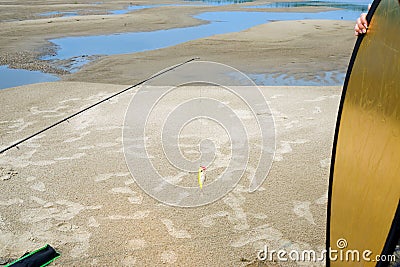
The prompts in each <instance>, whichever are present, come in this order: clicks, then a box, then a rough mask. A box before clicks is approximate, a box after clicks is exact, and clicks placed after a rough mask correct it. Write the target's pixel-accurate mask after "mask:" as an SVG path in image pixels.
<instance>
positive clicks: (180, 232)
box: [161, 218, 192, 238]
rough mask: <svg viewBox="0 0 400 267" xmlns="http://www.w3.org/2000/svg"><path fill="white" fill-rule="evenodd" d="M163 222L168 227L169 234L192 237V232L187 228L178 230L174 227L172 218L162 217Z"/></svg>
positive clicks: (178, 236) (177, 236) (176, 236)
mask: <svg viewBox="0 0 400 267" xmlns="http://www.w3.org/2000/svg"><path fill="white" fill-rule="evenodd" d="M161 222H162V223H163V224H164V225H165V227H166V228H167V231H168V234H170V235H171V236H173V237H175V238H192V236H191V234H189V232H188V231H186V230H178V229H176V228H175V227H174V223H173V222H172V221H171V220H170V219H165V218H164V219H161Z"/></svg>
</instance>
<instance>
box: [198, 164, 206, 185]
mask: <svg viewBox="0 0 400 267" xmlns="http://www.w3.org/2000/svg"><path fill="white" fill-rule="evenodd" d="M206 170H207V168H206V167H204V166H200V168H199V172H198V174H197V180H198V182H199V186H200V189H203V184H204V182H205V181H206Z"/></svg>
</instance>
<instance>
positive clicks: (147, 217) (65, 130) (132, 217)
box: [0, 82, 341, 266]
mask: <svg viewBox="0 0 400 267" xmlns="http://www.w3.org/2000/svg"><path fill="white" fill-rule="evenodd" d="M122 88H123V87H122V86H118V85H108V84H94V83H77V82H56V83H47V84H36V85H30V86H24V87H20V88H16V89H6V90H3V91H2V97H1V105H2V106H3V107H6V108H5V110H3V112H2V113H1V118H0V122H1V124H0V127H1V133H2V144H8V143H10V142H12V141H14V140H15V139H19V138H22V137H24V136H26V135H28V134H29V133H32V132H33V131H35V130H39V129H41V128H42V127H43V126H45V125H48V124H49V123H50V122H52V121H55V120H57V119H60V118H62V117H65V116H66V115H68V114H70V113H71V112H72V111H76V110H78V109H79V108H81V107H84V106H87V105H89V104H91V103H94V102H95V101H96V100H100V99H102V98H104V97H105V96H107V95H109V94H110V93H111V92H113V91H117V90H119V89H122ZM261 89H262V92H263V93H264V95H265V98H266V99H267V101H268V102H269V103H270V108H271V110H272V113H273V114H274V118H275V123H276V131H277V139H276V145H277V150H276V155H275V160H274V162H273V166H272V169H271V172H270V174H269V176H268V178H267V179H266V181H265V182H264V184H263V185H262V187H261V188H260V189H259V190H257V191H256V192H255V193H248V192H247V186H248V182H247V179H242V180H241V182H240V183H239V185H238V186H237V187H236V188H235V189H234V190H233V192H231V193H230V194H228V195H227V196H225V197H224V198H223V199H221V200H219V201H217V202H215V203H214V204H211V205H207V206H204V207H201V208H173V207H169V206H165V205H162V204H160V203H158V202H157V201H155V200H154V199H153V198H151V197H149V196H148V195H146V194H145V193H144V192H143V191H142V190H141V189H140V188H139V187H138V186H137V185H136V184H135V182H134V179H133V178H132V177H131V174H130V172H129V170H128V168H127V166H126V163H125V159H124V155H123V151H122V149H123V147H122V135H121V134H122V125H123V120H124V115H125V111H126V108H127V106H128V104H129V100H130V96H131V95H132V93H127V94H125V95H123V96H120V97H118V98H116V99H114V100H111V101H109V102H107V103H105V104H103V105H102V106H98V107H96V108H95V109H93V110H91V111H89V112H87V113H85V114H82V115H80V116H78V117H76V118H74V119H71V120H70V121H69V123H65V124H62V125H60V126H58V127H57V128H54V129H52V130H50V131H48V132H46V133H44V134H41V135H40V136H39V137H38V138H37V139H34V140H32V141H29V142H28V143H27V144H25V145H21V147H20V149H19V150H16V149H14V150H12V151H9V152H7V153H6V154H5V155H2V156H1V158H0V168H1V172H2V179H1V180H0V183H1V188H2V195H1V199H0V208H1V218H0V226H1V228H0V229H1V236H0V238H1V239H0V242H1V244H2V246H1V251H0V254H1V255H2V257H10V258H15V257H18V256H19V255H21V254H23V253H24V252H25V251H27V250H30V249H32V248H35V247H38V246H40V245H42V244H44V243H49V244H52V245H53V246H55V247H56V248H57V249H58V250H59V251H60V252H61V253H62V257H61V258H60V259H59V260H57V261H56V263H55V265H60V266H78V265H80V266H88V265H90V264H93V265H95V266H96V265H98V266H111V265H114V266H115V265H118V266H124V265H125V266H132V265H133V264H134V263H136V264H137V265H138V266H154V265H160V264H161V263H171V264H173V265H177V266H245V265H247V264H249V263H251V262H252V261H254V260H255V259H256V252H257V249H260V248H263V246H264V245H268V246H269V247H270V248H271V249H272V248H275V249H277V248H280V247H285V248H287V249H316V250H321V249H323V247H324V240H325V238H324V237H325V212H326V203H327V177H328V172H329V162H330V161H329V160H330V150H331V143H332V138H333V129H334V124H335V117H336V112H337V107H338V100H339V95H340V91H341V90H340V88H339V87H262V88H261ZM187 94H189V95H193V97H196V96H198V89H196V88H193V89H192V90H188V91H187V92H186V95H187ZM22 95H23V96H24V97H21V96H22ZM14 99H21V100H20V101H17V102H16V101H14ZM44 99H45V100H44ZM43 100H44V101H43ZM10 103H13V104H12V105H11V104H10ZM150 130H151V131H156V130H158V129H150ZM182 145H189V146H191V148H192V149H195V147H196V146H197V144H195V143H191V142H189V141H187V143H186V144H182ZM152 146H159V144H151V145H150V147H152ZM251 160H252V158H250V162H251ZM253 160H254V159H253ZM250 164H254V163H250ZM161 167H162V166H161ZM165 167H167V166H165ZM210 171H212V170H210ZM8 172H11V173H12V174H11V175H10V177H9V179H3V178H8V176H7V173H8ZM192 178H193V179H194V180H195V179H196V175H195V174H194V175H193V177H192Z"/></svg>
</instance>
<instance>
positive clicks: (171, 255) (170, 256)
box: [161, 250, 178, 264]
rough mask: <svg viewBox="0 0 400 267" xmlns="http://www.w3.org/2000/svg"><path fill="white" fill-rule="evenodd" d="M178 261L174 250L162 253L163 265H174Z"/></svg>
mask: <svg viewBox="0 0 400 267" xmlns="http://www.w3.org/2000/svg"><path fill="white" fill-rule="evenodd" d="M177 260H178V256H177V255H176V253H175V252H174V251H172V250H167V251H164V252H163V253H161V262H162V263H163V264H167V263H169V264H172V263H175V262H176V261H177Z"/></svg>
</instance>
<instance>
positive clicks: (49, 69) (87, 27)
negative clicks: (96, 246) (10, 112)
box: [0, 2, 350, 84]
mask: <svg viewBox="0 0 400 267" xmlns="http://www.w3.org/2000/svg"><path fill="white" fill-rule="evenodd" d="M169 3H170V2H169ZM120 4H121V3H116V7H117V6H118V5H120ZM141 4H145V3H144V2H143V3H141ZM251 4H254V5H255V3H251ZM257 4H262V3H258V2H257ZM244 6H247V7H248V6H251V5H244ZM42 8H43V7H42ZM39 10H40V9H39ZM177 10H179V12H177ZM238 10H240V11H245V12H261V11H267V10H268V11H274V12H320V11H326V10H336V9H334V8H319V7H312V8H310V7H302V8H285V9H257V8H254V9H250V8H243V7H238V6H235V5H229V6H205V7H203V6H195V7H174V6H167V7H160V8H158V7H157V8H150V9H143V10H137V11H133V13H131V14H123V15H107V16H102V15H89V16H75V17H56V18H39V19H35V20H29V21H18V22H0V24H4V27H2V28H3V30H0V33H1V34H2V36H6V38H2V40H0V65H9V67H10V68H14V69H20V68H21V69H27V70H39V71H43V72H45V73H50V74H56V75H59V76H60V75H61V77H60V78H61V79H63V80H64V79H65V80H75V81H78V80H79V79H80V78H81V77H82V76H85V74H77V77H79V79H75V78H74V76H75V74H74V73H72V74H71V73H68V72H67V71H65V70H64V69H62V68H61V66H60V64H59V63H52V62H48V61H45V60H41V59H40V57H41V56H43V55H48V54H53V53H56V50H57V48H56V47H55V46H54V44H52V43H50V42H49V41H48V40H49V39H53V38H59V37H68V36H83V35H97V34H108V33H113V34H117V33H122V32H136V30H141V31H154V30H160V29H173V28H181V27H193V26H198V25H201V24H204V23H207V22H205V21H201V20H199V19H197V18H195V17H193V16H194V15H196V14H199V13H202V12H209V11H238ZM154 14H157V16H154ZM171 14H178V16H172V20H171ZM155 17H156V18H155ZM166 18H168V20H167V19H166ZM141 20H142V21H145V22H146V23H144V24H143V23H139V24H138V23H136V22H135V21H141ZM280 22H282V21H280ZM283 22H284V21H283ZM96 23H100V24H101V26H102V27H101V29H100V28H96V27H95V26H94V25H96ZM269 23H275V22H269ZM269 23H268V24H269ZM306 23H307V22H306ZM331 23H336V22H335V21H332V22H331ZM339 23H341V24H342V25H343V22H339ZM75 24H76V25H78V24H79V25H80V26H79V29H80V30H79V31H71V29H72V28H71V27H76V26H74V25H75ZM348 24H349V25H350V22H349V23H348ZM121 25H123V26H122V27H121ZM135 25H140V27H138V26H135ZM132 26H133V27H132ZM143 26H145V28H143ZM259 26H262V25H259ZM257 27H258V26H255V27H253V28H257ZM283 27H287V26H283ZM9 28H14V30H13V32H12V33H11V32H10V31H9V30H7V29H9ZM52 29H57V33H55V32H54V30H52ZM26 30H28V31H29V36H31V37H29V38H28V39H26V40H18V38H19V37H18V35H19V36H24V33H23V32H24V31H26ZM251 30H252V28H250V29H248V30H246V31H251ZM18 32H19V34H17V35H16V33H18ZM52 32H54V33H52ZM43 33H45V34H44V35H43ZM234 34H239V32H236V33H233V34H230V33H228V34H220V35H216V36H212V37H207V38H205V39H212V38H213V37H216V38H219V39H221V40H224V39H225V40H227V41H228V42H230V41H231V40H232V37H231V36H232V35H234ZM259 34H260V35H262V34H263V32H262V31H259ZM343 34H344V33H343ZM225 36H226V37H225ZM10 38H11V39H12V40H13V41H12V46H10V43H9V40H7V39H10ZM313 38H315V37H313ZM203 39H204V38H203ZM203 39H196V40H193V41H189V42H187V43H189V45H187V46H186V47H188V46H190V44H194V46H197V47H198V46H199V44H201V46H203V47H199V50H200V51H206V50H210V48H209V47H207V45H205V44H204V42H202V41H201V40H203ZM266 41H268V38H267V39H266ZM313 41H318V40H313ZM313 41H311V40H310V43H311V42H313ZM342 41H343V40H340V42H338V43H342ZM184 44H186V43H184ZM345 44H346V45H348V44H349V41H348V40H346V41H345ZM181 45H182V44H181ZM222 45H224V44H222ZM227 45H229V44H227ZM169 48H171V47H167V48H161V49H157V50H163V49H165V51H166V53H169V52H170V51H169V50H168V49H169ZM212 48H213V47H212ZM212 48H211V49H212ZM184 49H185V50H187V48H184ZM252 49H253V50H257V51H260V50H263V47H262V46H260V45H259V46H256V47H254V48H252ZM157 50H152V51H147V52H138V53H132V54H130V55H129V56H130V57H131V58H135V56H136V55H138V56H140V55H142V53H149V56H150V57H151V54H152V53H153V52H155V53H157ZM213 52H214V51H213ZM195 53H196V52H195ZM195 53H193V54H195ZM218 53H223V51H218ZM197 54H198V53H197ZM144 55H145V54H144ZM226 56H228V57H230V56H231V55H226ZM269 56H272V55H269ZM110 57H113V55H111V56H100V60H102V59H108V58H110ZM203 57H204V56H203ZM116 58H117V57H116ZM204 58H206V59H207V60H209V59H208V58H207V57H204ZM210 60H213V59H212V58H210ZM62 62H63V64H65V65H68V64H69V63H68V62H69V61H65V60H64V61H62ZM250 62H252V60H250ZM250 62H249V63H250ZM223 63H226V64H229V63H228V62H223ZM54 64H56V65H54ZM346 64H347V62H346ZM98 65H99V60H95V61H92V62H90V63H89V64H87V65H85V66H84V67H83V68H82V69H81V70H84V69H85V68H88V69H90V68H93V67H94V68H96V66H98ZM250 65H253V66H252V68H251V69H247V68H246V69H244V70H243V71H245V72H247V73H261V71H262V69H260V68H259V67H254V64H251V63H250ZM130 67H133V65H132V64H130V66H129V68H130ZM159 67H162V66H161V65H160V66H159ZM234 67H236V66H234ZM288 67H289V66H286V67H285V68H286V69H288ZM290 67H292V66H290ZM97 70H98V71H99V70H100V69H99V68H97ZM332 70H336V69H332V68H331V69H329V70H328V71H332ZM154 71H156V69H154ZM278 72H279V73H286V72H282V71H278ZM83 73H86V72H85V71H84V72H83ZM102 76H103V80H104V82H106V83H107V82H110V81H112V82H115V80H110V81H108V80H107V79H104V77H106V76H107V74H106V73H102ZM142 77H143V76H140V78H142ZM87 78H88V80H86V79H85V81H96V79H91V78H90V77H87ZM140 78H139V79H140ZM122 80H124V79H123V78H122ZM122 83H123V84H127V83H128V81H122Z"/></svg>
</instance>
